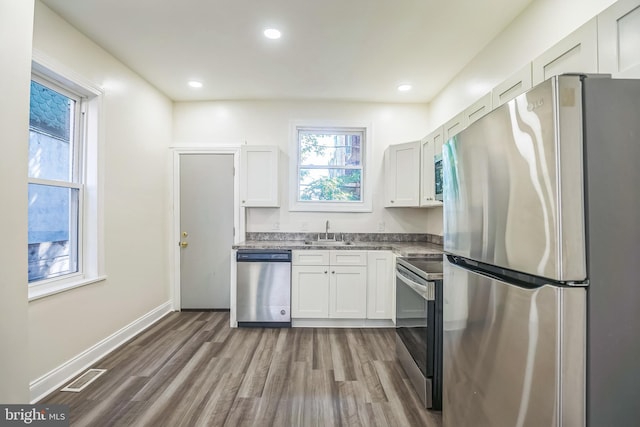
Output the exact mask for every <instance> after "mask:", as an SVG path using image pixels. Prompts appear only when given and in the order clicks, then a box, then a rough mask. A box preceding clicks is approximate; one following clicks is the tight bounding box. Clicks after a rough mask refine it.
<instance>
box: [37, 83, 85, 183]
mask: <svg viewBox="0 0 640 427" xmlns="http://www.w3.org/2000/svg"><path fill="white" fill-rule="evenodd" d="M74 109H75V101H74V100H73V99H71V98H68V97H66V96H64V95H62V94H60V93H58V92H55V91H53V90H51V89H49V88H47V87H45V86H42V85H41V84H38V83H36V82H34V81H32V82H31V103H30V114H29V130H30V132H29V177H31V178H42V179H54V180H62V181H71V180H72V179H73V173H72V172H73V170H72V161H71V160H72V155H73V141H72V136H73V117H74Z"/></svg>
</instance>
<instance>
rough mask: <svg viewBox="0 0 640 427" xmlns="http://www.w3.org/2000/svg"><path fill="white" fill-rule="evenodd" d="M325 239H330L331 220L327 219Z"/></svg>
mask: <svg viewBox="0 0 640 427" xmlns="http://www.w3.org/2000/svg"><path fill="white" fill-rule="evenodd" d="M324 240H329V220H327V223H326V224H325V228H324Z"/></svg>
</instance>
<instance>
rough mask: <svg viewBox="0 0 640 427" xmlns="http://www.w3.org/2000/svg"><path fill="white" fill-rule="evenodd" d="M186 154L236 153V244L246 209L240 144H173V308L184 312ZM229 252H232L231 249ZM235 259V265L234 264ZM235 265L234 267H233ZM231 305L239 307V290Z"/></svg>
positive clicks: (234, 198) (233, 276) (234, 193)
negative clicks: (182, 208) (183, 177)
mask: <svg viewBox="0 0 640 427" xmlns="http://www.w3.org/2000/svg"><path fill="white" fill-rule="evenodd" d="M184 154H213V155H215V154H232V155H233V170H234V174H233V227H234V233H233V243H234V244H237V243H240V241H241V239H243V238H244V228H245V226H244V224H245V212H244V209H241V208H240V144H233V145H215V146H214V145H207V146H194V147H171V157H172V162H173V176H172V179H173V180H172V186H171V200H172V201H173V208H172V216H173V222H172V230H171V234H170V235H171V242H170V246H171V254H170V257H171V260H172V262H170V263H169V266H170V270H171V272H170V287H171V300H172V301H173V310H174V311H180V310H181V307H180V305H181V304H180V303H181V301H180V156H182V155H184ZM229 251H232V249H231V248H229ZM232 258H233V257H232ZM233 261H235V260H232V264H233ZM230 268H231V267H230ZM230 273H231V275H230V278H231V282H232V283H233V282H235V277H236V272H235V269H233V268H231V271H230ZM230 304H231V307H234V306H235V292H234V289H231V301H230Z"/></svg>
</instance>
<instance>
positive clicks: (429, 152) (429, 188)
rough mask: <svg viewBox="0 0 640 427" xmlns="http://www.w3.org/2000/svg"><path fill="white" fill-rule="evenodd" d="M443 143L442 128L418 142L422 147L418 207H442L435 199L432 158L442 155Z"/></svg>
mask: <svg viewBox="0 0 640 427" xmlns="http://www.w3.org/2000/svg"><path fill="white" fill-rule="evenodd" d="M443 141H444V128H442V127H440V128H438V129H436V130H435V131H434V132H431V133H430V134H429V135H427V136H426V137H425V138H424V139H422V140H421V141H420V144H421V146H422V147H421V153H420V155H421V161H420V162H421V164H420V206H424V207H433V206H442V202H441V201H439V200H436V199H435V196H436V191H435V168H434V157H435V156H436V154H442V143H443Z"/></svg>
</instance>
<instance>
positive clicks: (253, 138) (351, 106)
mask: <svg viewBox="0 0 640 427" xmlns="http://www.w3.org/2000/svg"><path fill="white" fill-rule="evenodd" d="M294 120H311V121H319V120H320V121H322V120H326V121H340V122H349V121H354V122H357V123H361V122H365V123H371V124H372V129H373V137H372V139H373V141H372V143H373V158H372V160H373V167H372V175H373V181H374V198H373V212H372V213H349V214H346V213H342V214H340V213H327V212H317V213H316V212H289V208H288V207H289V200H288V196H289V194H288V193H289V191H288V178H289V164H288V162H289V126H290V122H291V121H294ZM428 123H429V116H428V108H427V106H426V105H422V104H378V103H354V102H311V101H273V102H268V101H219V102H178V103H175V104H174V113H173V131H174V134H173V140H174V145H176V146H190V145H196V144H233V143H244V142H245V141H246V143H247V144H250V145H277V146H279V147H280V150H281V157H280V159H281V164H280V200H281V204H280V206H281V207H280V208H250V209H248V210H247V231H274V224H276V223H277V224H279V228H280V231H302V229H303V228H304V226H305V224H306V228H307V229H308V230H309V231H310V232H317V231H324V227H325V225H324V224H325V221H326V220H330V221H331V231H334V232H352V233H353V232H377V231H378V226H379V224H380V223H381V222H383V223H384V231H385V232H392V233H393V232H396V233H399V232H413V233H425V232H428V229H429V224H428V221H429V212H428V211H429V210H428V209H411V208H393V209H385V208H384V207H383V205H384V203H383V202H384V185H383V152H384V149H385V148H386V147H387V146H388V145H390V144H397V143H401V142H408V141H415V140H418V139H420V138H422V137H424V136H425V135H426V134H427V132H426V131H427V127H428ZM438 210H439V211H440V212H441V209H438ZM436 219H437V218H436ZM437 222H438V221H437V220H436V223H437ZM440 222H441V221H440ZM436 228H437V225H436ZM440 229H441V225H440Z"/></svg>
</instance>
